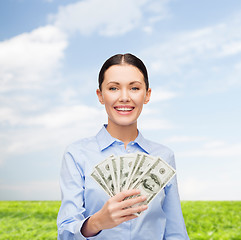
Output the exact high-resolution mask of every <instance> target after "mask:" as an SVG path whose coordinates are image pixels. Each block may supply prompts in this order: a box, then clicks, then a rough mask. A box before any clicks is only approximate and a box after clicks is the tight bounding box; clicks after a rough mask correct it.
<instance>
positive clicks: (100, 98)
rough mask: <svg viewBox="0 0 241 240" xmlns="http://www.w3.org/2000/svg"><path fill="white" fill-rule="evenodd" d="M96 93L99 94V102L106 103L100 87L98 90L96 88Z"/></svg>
mask: <svg viewBox="0 0 241 240" xmlns="http://www.w3.org/2000/svg"><path fill="white" fill-rule="evenodd" d="M96 94H97V96H98V98H99V102H100V103H101V104H104V100H103V96H102V92H101V91H100V89H97V90H96Z"/></svg>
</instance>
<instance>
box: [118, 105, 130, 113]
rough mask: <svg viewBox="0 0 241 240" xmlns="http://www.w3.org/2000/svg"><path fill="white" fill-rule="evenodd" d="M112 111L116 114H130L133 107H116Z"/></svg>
mask: <svg viewBox="0 0 241 240" xmlns="http://www.w3.org/2000/svg"><path fill="white" fill-rule="evenodd" d="M114 109H115V110H116V111H118V112H123V113H128V112H131V111H132V110H133V109H134V107H129V106H128V107H126V106H125V107H124V106H118V107H114Z"/></svg>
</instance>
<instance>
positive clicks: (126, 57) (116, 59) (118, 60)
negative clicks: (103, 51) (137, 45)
mask: <svg viewBox="0 0 241 240" xmlns="http://www.w3.org/2000/svg"><path fill="white" fill-rule="evenodd" d="M124 64H128V65H132V66H134V67H136V68H138V69H139V71H140V72H141V73H142V74H143V77H144V82H145V84H146V90H148V89H149V81H148V73H147V69H146V66H145V65H144V63H143V62H142V61H141V59H139V58H138V57H136V56H134V55H133V54H131V53H126V54H116V55H114V56H112V57H110V58H109V59H107V60H106V61H105V63H104V64H103V66H102V67H101V69H100V72H99V79H98V81H99V89H100V90H101V85H102V83H103V81H104V75H105V72H106V70H107V69H108V68H110V67H111V66H113V65H124Z"/></svg>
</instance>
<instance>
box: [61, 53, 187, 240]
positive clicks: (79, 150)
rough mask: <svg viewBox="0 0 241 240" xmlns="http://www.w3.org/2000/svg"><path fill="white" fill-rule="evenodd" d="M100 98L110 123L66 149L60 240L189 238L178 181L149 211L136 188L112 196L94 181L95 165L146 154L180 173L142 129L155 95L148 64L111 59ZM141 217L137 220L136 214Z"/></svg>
mask: <svg viewBox="0 0 241 240" xmlns="http://www.w3.org/2000/svg"><path fill="white" fill-rule="evenodd" d="M96 93H97V96H98V99H99V101H100V103H101V104H103V105H105V109H106V113H107V115H108V124H107V125H104V126H103V127H102V129H101V130H100V131H99V133H98V134H97V135H96V136H94V137H91V138H85V139H82V140H80V141H77V142H75V143H73V144H71V145H70V146H69V147H68V148H67V149H66V152H65V154H64V158H63V164H62V169H61V177H60V185H61V190H62V204H61V207H60V210H59V214H58V220H57V221H58V239H59V240H60V239H61V240H71V239H104V240H108V239H111V240H113V239H125V240H130V239H137V240H139V239H140V240H142V239H143V240H145V239H148V240H157V239H165V240H168V239H170V240H171V239H183V240H184V239H185V240H186V239H189V238H188V235H187V232H186V228H185V224H184V220H183V216H182V211H181V206H180V200H179V195H178V189H177V181H176V178H175V177H174V178H173V179H172V180H171V181H170V182H169V183H168V184H167V185H166V187H165V188H164V189H163V190H162V191H160V192H159V193H158V194H157V196H156V197H155V198H154V199H153V201H152V202H151V203H150V204H149V205H148V206H146V205H143V204H142V205H141V204H137V203H142V202H144V201H145V200H146V197H145V196H140V195H138V194H139V193H140V192H139V191H138V190H137V189H131V190H126V191H122V192H120V193H117V194H116V195H115V196H113V197H109V196H108V195H107V194H106V193H105V192H104V191H103V190H102V189H101V188H100V187H99V186H98V184H97V183H96V182H95V181H94V179H93V178H92V177H91V173H92V171H93V168H94V166H95V165H97V164H98V163H100V162H101V161H103V160H104V159H105V158H107V157H108V156H110V155H112V154H113V155H117V156H118V155H124V154H127V153H134V152H144V153H147V154H150V155H153V156H159V157H161V158H162V159H163V160H164V161H166V162H167V163H168V164H170V165H171V166H172V167H174V168H175V160H174V155H173V153H172V151H171V150H170V149H168V148H167V147H165V146H163V145H160V144H157V143H154V142H151V141H149V140H147V139H145V138H144V137H143V136H142V135H141V133H140V132H139V131H138V129H137V119H138V117H139V115H140V114H141V111H142V108H143V104H146V103H148V101H149V100H150V96H151V89H150V88H149V82H148V74H147V70H146V67H145V65H144V64H143V62H142V61H141V60H140V59H139V58H137V57H136V56H134V55H132V54H124V55H121V54H117V55H115V56H112V57H111V58H109V59H108V60H107V61H106V62H105V63H104V65H103V66H102V68H101V70H100V73H99V89H97V91H96ZM130 196H132V198H129V199H128V200H125V201H123V200H124V199H125V198H127V197H130ZM133 205H135V206H133ZM131 206H133V207H131ZM140 212H142V214H141V215H140V216H139V217H137V215H135V213H140Z"/></svg>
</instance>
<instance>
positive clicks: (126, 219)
mask: <svg viewBox="0 0 241 240" xmlns="http://www.w3.org/2000/svg"><path fill="white" fill-rule="evenodd" d="M137 217H138V216H137V215H134V214H131V215H128V216H124V217H122V218H121V223H123V222H126V221H129V220H131V219H135V218H137Z"/></svg>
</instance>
